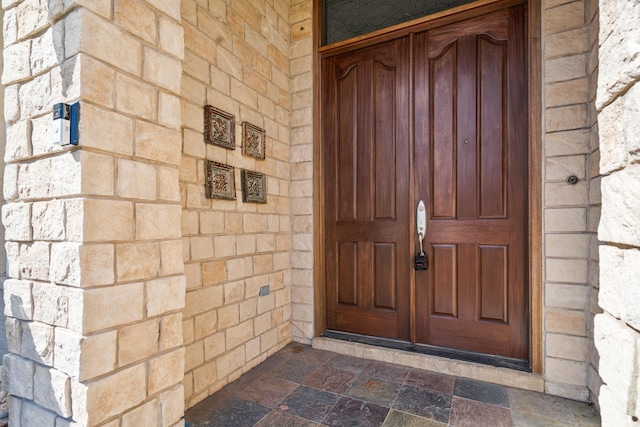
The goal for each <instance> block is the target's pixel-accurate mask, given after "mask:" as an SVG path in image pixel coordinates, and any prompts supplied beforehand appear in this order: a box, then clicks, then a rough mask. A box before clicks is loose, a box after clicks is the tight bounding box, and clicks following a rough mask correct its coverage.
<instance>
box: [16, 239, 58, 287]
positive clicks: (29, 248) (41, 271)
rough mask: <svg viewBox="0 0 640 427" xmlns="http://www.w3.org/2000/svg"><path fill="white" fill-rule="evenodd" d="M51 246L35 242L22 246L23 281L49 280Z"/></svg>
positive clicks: (21, 269) (21, 267)
mask: <svg viewBox="0 0 640 427" xmlns="http://www.w3.org/2000/svg"><path fill="white" fill-rule="evenodd" d="M50 254H51V245H50V244H49V243H45V242H33V243H31V244H23V245H20V277H21V278H23V279H33V280H43V281H47V280H49V260H50Z"/></svg>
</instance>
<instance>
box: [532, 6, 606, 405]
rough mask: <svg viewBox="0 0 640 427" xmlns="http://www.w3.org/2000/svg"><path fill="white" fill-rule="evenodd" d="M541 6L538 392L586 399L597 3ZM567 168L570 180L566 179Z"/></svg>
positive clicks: (593, 280) (594, 215) (592, 277)
mask: <svg viewBox="0 0 640 427" xmlns="http://www.w3.org/2000/svg"><path fill="white" fill-rule="evenodd" d="M543 6H544V10H543V22H542V28H543V40H544V47H543V62H544V63H543V79H544V81H543V82H544V89H543V90H544V98H543V114H544V116H543V129H544V131H545V133H544V135H543V138H544V146H543V159H544V177H543V181H544V187H543V208H544V217H543V224H544V225H543V239H544V255H543V265H544V272H543V274H544V288H543V295H544V314H543V319H544V325H543V332H544V334H543V337H544V359H543V376H544V379H545V392H547V393H550V394H555V395H559V396H563V397H568V398H571V399H576V400H583V401H586V400H588V399H589V397H590V394H589V388H588V386H587V374H588V372H589V361H590V349H591V344H590V342H591V339H592V338H591V337H592V335H591V331H590V326H589V325H590V322H589V318H590V312H591V306H590V295H591V289H592V287H593V286H597V262H596V261H595V260H597V255H596V256H595V260H594V259H593V253H594V251H596V250H597V243H596V242H595V238H594V231H595V227H596V224H597V223H598V208H597V206H598V205H599V203H600V202H599V199H598V194H599V193H598V191H596V188H597V187H598V186H599V182H598V178H597V172H596V173H595V174H594V173H593V168H591V167H590V164H591V163H590V162H591V159H592V157H593V156H594V153H597V139H594V138H592V131H591V129H592V126H593V125H594V117H595V115H593V114H591V113H592V111H593V108H592V105H593V96H592V95H591V92H590V87H591V86H590V83H589V82H590V78H591V74H592V73H593V65H590V53H591V51H592V44H591V43H590V41H591V39H590V33H591V32H590V27H591V26H592V22H593V20H594V14H595V13H596V11H597V10H596V8H594V7H593V2H591V1H589V0H577V1H570V0H568V1H567V0H565V1H557V0H544V2H543ZM571 175H575V176H576V177H577V178H578V182H577V183H576V184H575V185H570V184H568V183H567V178H568V177H569V176H571Z"/></svg>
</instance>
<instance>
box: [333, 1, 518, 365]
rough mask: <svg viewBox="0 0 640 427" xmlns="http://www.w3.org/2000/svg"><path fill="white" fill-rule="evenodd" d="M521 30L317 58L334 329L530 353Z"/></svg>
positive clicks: (503, 23)
mask: <svg viewBox="0 0 640 427" xmlns="http://www.w3.org/2000/svg"><path fill="white" fill-rule="evenodd" d="M525 22H526V19H525V7H524V6H522V5H518V6H511V7H506V8H504V9H502V10H498V11H495V12H492V13H488V14H484V15H482V16H477V17H474V18H470V19H464V20H461V21H459V22H453V23H447V24H446V25H442V26H440V27H435V28H431V29H428V30H426V31H422V32H417V33H410V34H409V35H405V36H403V37H399V38H396V39H391V40H387V41H384V42H381V43H377V44H373V45H369V46H366V47H362V48H358V49H354V50H349V51H346V52H342V53H339V54H336V55H331V54H325V55H324V57H323V59H322V73H323V80H322V81H323V87H322V94H323V96H324V98H323V102H322V111H323V147H324V151H323V164H324V181H325V182H324V190H325V191H324V200H325V223H324V227H325V230H324V232H325V279H326V309H327V310H326V313H327V315H326V324H327V329H328V330H334V331H342V332H348V333H352V334H358V335H363V336H369V337H380V338H386V339H392V340H398V341H402V342H409V343H416V344H425V345H429V346H435V347H440V348H446V349H454V350H462V351H471V352H476V353H484V354H492V355H500V356H504V357H508V358H516V359H528V351H529V350H528V342H529V332H528V322H529V318H528V309H527V307H528V306H527V295H528V294H527V289H528V283H527V247H528V240H527V214H526V213H527V189H528V184H527V147H528V146H527V136H528V134H527V105H528V103H527V69H526V42H525V39H526V37H525V30H526V26H525ZM420 200H422V201H423V202H424V204H425V206H426V214H427V215H426V217H427V221H426V233H425V235H424V242H423V244H424V252H425V256H426V258H427V260H428V264H429V265H428V269H427V270H414V268H413V267H414V255H416V253H417V252H419V241H418V238H417V233H416V227H415V208H416V206H417V205H418V202H419V201H420Z"/></svg>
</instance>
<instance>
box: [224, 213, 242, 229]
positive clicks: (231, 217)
mask: <svg viewBox="0 0 640 427" xmlns="http://www.w3.org/2000/svg"><path fill="white" fill-rule="evenodd" d="M224 229H225V233H230V234H237V233H241V232H242V214H239V213H233V212H230V213H226V214H225V215H224Z"/></svg>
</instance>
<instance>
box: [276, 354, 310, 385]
mask: <svg viewBox="0 0 640 427" xmlns="http://www.w3.org/2000/svg"><path fill="white" fill-rule="evenodd" d="M319 367H320V365H319V364H318V363H317V362H311V363H310V362H309V361H308V360H305V359H296V358H293V357H291V358H289V359H285V360H284V361H283V362H282V363H280V364H279V365H278V366H276V367H274V368H272V369H271V370H270V371H269V375H271V376H273V377H278V378H282V379H283V380H288V381H293V382H296V383H302V382H303V381H304V380H306V379H307V377H308V376H309V375H311V374H312V373H313V372H314V371H315V370H316V369H318V368H319Z"/></svg>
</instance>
